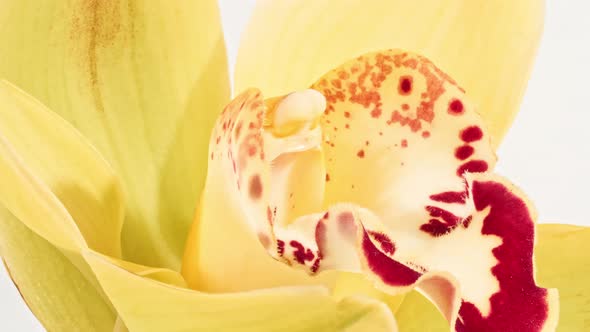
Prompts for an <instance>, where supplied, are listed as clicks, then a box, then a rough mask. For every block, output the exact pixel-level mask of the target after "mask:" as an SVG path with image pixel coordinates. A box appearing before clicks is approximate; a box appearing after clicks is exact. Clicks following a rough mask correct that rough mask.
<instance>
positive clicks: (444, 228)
mask: <svg viewBox="0 0 590 332" xmlns="http://www.w3.org/2000/svg"><path fill="white" fill-rule="evenodd" d="M455 227H456V226H450V225H448V224H447V223H444V222H442V221H440V220H438V219H430V220H428V223H426V224H422V225H420V230H421V231H422V232H424V233H428V234H430V235H432V236H434V237H439V236H443V235H446V234H449V233H450V232H451V231H452V230H453V229H455Z"/></svg>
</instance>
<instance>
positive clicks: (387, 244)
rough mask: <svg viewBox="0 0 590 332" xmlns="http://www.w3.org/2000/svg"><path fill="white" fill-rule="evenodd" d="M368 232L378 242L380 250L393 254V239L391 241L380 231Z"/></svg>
mask: <svg viewBox="0 0 590 332" xmlns="http://www.w3.org/2000/svg"><path fill="white" fill-rule="evenodd" d="M368 232H369V234H370V235H371V236H372V237H373V239H374V240H375V241H377V242H379V245H380V246H381V250H382V251H383V252H384V253H386V254H389V255H393V253H394V252H395V244H394V243H393V241H391V239H390V238H389V237H388V236H387V235H385V234H383V233H380V232H374V231H368Z"/></svg>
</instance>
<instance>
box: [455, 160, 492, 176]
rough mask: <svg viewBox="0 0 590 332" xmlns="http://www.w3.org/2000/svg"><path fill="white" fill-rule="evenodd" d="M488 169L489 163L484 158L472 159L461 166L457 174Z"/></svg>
mask: <svg viewBox="0 0 590 332" xmlns="http://www.w3.org/2000/svg"><path fill="white" fill-rule="evenodd" d="M487 170H488V163H487V162H485V161H483V160H471V161H468V162H466V163H465V164H463V165H461V166H459V168H458V169H457V175H459V176H463V174H464V173H467V172H468V173H482V172H485V171H487Z"/></svg>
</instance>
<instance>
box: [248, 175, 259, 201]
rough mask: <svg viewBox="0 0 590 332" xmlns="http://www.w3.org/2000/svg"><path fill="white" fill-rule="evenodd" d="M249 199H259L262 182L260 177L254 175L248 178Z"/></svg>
mask: <svg viewBox="0 0 590 332" xmlns="http://www.w3.org/2000/svg"><path fill="white" fill-rule="evenodd" d="M249 193H250V198H252V199H259V198H260V197H261V196H262V181H260V175H258V174H255V175H253V176H252V177H251V178H250V184H249Z"/></svg>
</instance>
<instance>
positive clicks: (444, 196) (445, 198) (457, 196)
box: [430, 191, 467, 204]
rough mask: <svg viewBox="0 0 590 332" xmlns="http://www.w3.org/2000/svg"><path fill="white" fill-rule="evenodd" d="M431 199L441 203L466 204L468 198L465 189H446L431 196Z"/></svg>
mask: <svg viewBox="0 0 590 332" xmlns="http://www.w3.org/2000/svg"><path fill="white" fill-rule="evenodd" d="M430 199H431V200H433V201H436V202H441V203H458V204H464V203H465V201H466V199H467V192H465V191H445V192H442V193H438V194H434V195H431V196H430Z"/></svg>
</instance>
